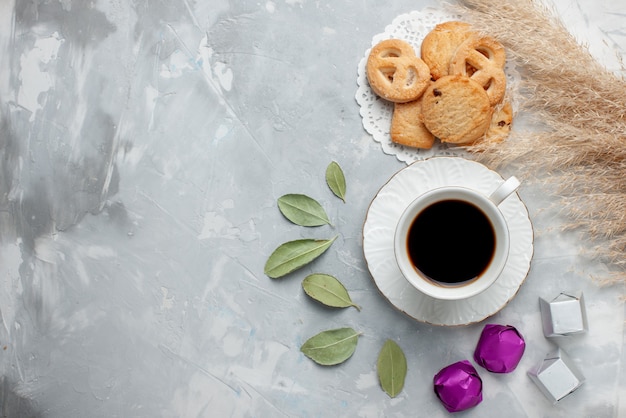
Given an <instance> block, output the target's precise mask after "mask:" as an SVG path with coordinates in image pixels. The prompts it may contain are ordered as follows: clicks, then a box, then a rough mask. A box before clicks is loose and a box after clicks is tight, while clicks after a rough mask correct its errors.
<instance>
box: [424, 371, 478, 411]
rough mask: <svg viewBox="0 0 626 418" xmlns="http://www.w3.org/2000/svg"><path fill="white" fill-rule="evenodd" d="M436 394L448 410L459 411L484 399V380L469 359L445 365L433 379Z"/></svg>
mask: <svg viewBox="0 0 626 418" xmlns="http://www.w3.org/2000/svg"><path fill="white" fill-rule="evenodd" d="M433 383H434V386H435V394H437V397H438V398H439V400H440V401H441V403H443V406H444V407H445V408H446V409H447V410H448V412H459V411H464V410H466V409H469V408H472V407H474V406H476V405H478V404H479V403H480V402H481V401H482V400H483V381H482V380H481V378H480V376H479V375H478V372H477V371H476V369H475V368H474V366H472V364H471V363H470V362H469V361H467V360H462V361H459V362H456V363H453V364H451V365H449V366H446V367H444V368H443V369H441V370H440V371H439V373H437V374H436V375H435V377H434V379H433Z"/></svg>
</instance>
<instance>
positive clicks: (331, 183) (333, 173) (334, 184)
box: [326, 161, 346, 202]
mask: <svg viewBox="0 0 626 418" xmlns="http://www.w3.org/2000/svg"><path fill="white" fill-rule="evenodd" d="M326 183H327V184H328V187H330V190H332V192H333V193H334V194H335V196H337V197H338V198H340V199H341V200H343V201H344V202H345V201H346V177H345V176H344V174H343V170H342V169H341V167H340V166H339V164H337V163H336V162H335V161H333V162H331V163H330V164H328V167H326Z"/></svg>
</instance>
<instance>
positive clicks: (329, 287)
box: [302, 273, 361, 311]
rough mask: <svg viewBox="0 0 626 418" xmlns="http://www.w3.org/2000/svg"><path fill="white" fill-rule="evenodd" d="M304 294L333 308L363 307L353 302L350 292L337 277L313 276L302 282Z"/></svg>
mask: <svg viewBox="0 0 626 418" xmlns="http://www.w3.org/2000/svg"><path fill="white" fill-rule="evenodd" d="M302 288H303V289H304V292H305V293H306V294H307V295H309V296H310V297H311V298H313V299H315V300H316V301H318V302H320V303H323V304H324V305H326V306H330V307H333V308H347V307H349V306H354V307H355V308H356V309H357V310H359V311H360V310H361V307H360V306H359V305H357V304H355V303H353V302H352V299H351V298H350V294H349V293H348V290H346V288H345V286H344V285H343V284H342V283H341V282H340V281H339V280H337V279H336V278H335V277H333V276H331V275H328V274H320V273H316V274H311V275H309V276H307V277H305V278H304V280H303V281H302Z"/></svg>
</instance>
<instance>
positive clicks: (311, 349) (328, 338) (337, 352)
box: [300, 328, 361, 366]
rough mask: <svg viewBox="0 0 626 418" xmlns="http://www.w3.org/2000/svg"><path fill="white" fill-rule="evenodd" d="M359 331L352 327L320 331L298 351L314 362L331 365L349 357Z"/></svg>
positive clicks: (354, 348)
mask: <svg viewBox="0 0 626 418" xmlns="http://www.w3.org/2000/svg"><path fill="white" fill-rule="evenodd" d="M359 335H361V333H360V332H356V331H355V330H353V329H352V328H338V329H332V330H328V331H323V332H320V333H319V334H317V335H314V336H313V337H311V338H309V339H308V340H307V341H306V342H305V343H304V344H302V347H300V351H302V353H304V355H305V356H307V357H308V358H310V359H311V360H313V361H314V362H316V363H318V364H321V365H323V366H333V365H335V364H339V363H343V362H344V361H346V360H347V359H349V358H350V357H351V356H352V354H354V350H356V345H357V342H358V339H359Z"/></svg>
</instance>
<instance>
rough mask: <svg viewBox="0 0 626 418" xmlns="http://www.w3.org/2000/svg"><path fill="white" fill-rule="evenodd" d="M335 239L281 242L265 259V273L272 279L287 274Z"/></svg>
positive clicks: (305, 263) (318, 254)
mask: <svg viewBox="0 0 626 418" xmlns="http://www.w3.org/2000/svg"><path fill="white" fill-rule="evenodd" d="M336 239H337V236H335V237H334V238H331V239H327V240H317V239H299V240H295V241H289V242H286V243H284V244H281V245H280V246H279V247H278V248H276V249H275V250H274V252H273V253H272V255H270V256H269V258H268V259H267V262H266V263H265V269H264V271H265V274H267V275H268V276H269V277H271V278H272V279H276V278H279V277H282V276H284V275H286V274H289V273H291V272H292V271H294V270H297V269H299V268H300V267H303V266H305V265H307V264H309V263H310V262H311V261H313V260H315V259H316V258H317V257H319V256H320V255H322V254H323V253H324V252H325V251H326V250H327V249H328V248H329V247H330V246H331V245H332V243H333V242H335V240H336Z"/></svg>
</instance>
